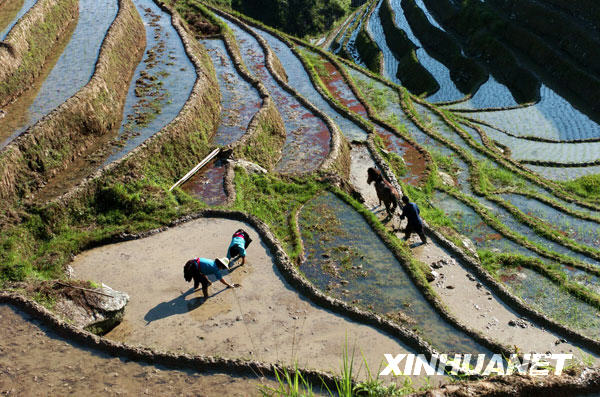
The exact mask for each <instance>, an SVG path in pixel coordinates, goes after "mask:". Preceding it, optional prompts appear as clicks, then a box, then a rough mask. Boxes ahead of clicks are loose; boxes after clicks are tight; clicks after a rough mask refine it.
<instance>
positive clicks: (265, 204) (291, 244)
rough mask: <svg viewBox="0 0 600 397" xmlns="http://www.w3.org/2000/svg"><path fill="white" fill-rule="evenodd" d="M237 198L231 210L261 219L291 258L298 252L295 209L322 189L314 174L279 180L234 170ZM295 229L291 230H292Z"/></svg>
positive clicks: (296, 255)
mask: <svg viewBox="0 0 600 397" xmlns="http://www.w3.org/2000/svg"><path fill="white" fill-rule="evenodd" d="M234 182H235V187H236V193H237V194H236V199H235V202H234V204H233V207H232V209H236V210H239V211H243V212H245V213H248V214H252V215H254V216H256V217H258V218H260V219H261V220H262V221H264V222H265V223H266V224H267V225H268V226H269V228H271V230H272V231H273V233H275V235H276V236H277V238H278V239H279V240H280V241H281V242H282V243H283V245H284V248H285V250H286V252H287V253H288V254H289V255H290V257H291V259H292V260H295V259H296V258H297V257H298V255H299V252H298V249H297V248H296V247H297V246H298V245H297V244H296V237H295V233H293V232H292V230H295V220H294V219H293V216H292V215H293V214H295V212H296V209H297V208H298V207H299V206H301V205H303V204H304V203H306V202H307V201H308V200H310V199H311V198H313V197H314V196H315V195H317V194H318V193H319V192H320V191H322V190H323V189H324V185H323V184H321V183H319V182H317V181H316V179H315V177H313V176H308V177H303V178H298V179H285V180H284V179H280V178H278V177H276V176H273V175H264V174H248V173H246V172H245V171H244V170H242V169H236V173H235V179H234ZM292 228H294V229H292Z"/></svg>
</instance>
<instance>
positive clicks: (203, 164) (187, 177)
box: [169, 148, 221, 191]
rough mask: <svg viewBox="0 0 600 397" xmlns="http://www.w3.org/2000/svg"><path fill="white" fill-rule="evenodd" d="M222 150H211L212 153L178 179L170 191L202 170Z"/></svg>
mask: <svg viewBox="0 0 600 397" xmlns="http://www.w3.org/2000/svg"><path fill="white" fill-rule="evenodd" d="M220 151H221V148H216V149H215V150H213V151H212V152H210V154H209V155H208V156H206V157H205V158H204V160H202V161H201V162H199V163H198V164H196V166H195V167H194V168H192V169H191V170H190V172H188V173H187V174H185V175H184V177H183V178H181V179H180V180H178V181H177V183H175V184H174V185H173V186H171V188H170V189H169V191H171V190H173V189H175V188H176V187H177V186H179V185H181V184H182V183H183V182H185V181H187V180H188V179H190V178H191V177H192V175H194V174H195V173H196V172H198V170H200V168H202V167H204V166H205V165H206V164H208V162H209V161H210V160H212V159H213V158H215V156H216V155H217V154H219V152H220Z"/></svg>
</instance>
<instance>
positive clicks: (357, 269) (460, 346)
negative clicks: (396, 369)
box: [299, 193, 487, 352]
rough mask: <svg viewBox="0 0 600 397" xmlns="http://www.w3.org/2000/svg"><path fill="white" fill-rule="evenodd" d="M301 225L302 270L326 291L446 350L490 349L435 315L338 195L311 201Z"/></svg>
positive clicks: (394, 259)
mask: <svg viewBox="0 0 600 397" xmlns="http://www.w3.org/2000/svg"><path fill="white" fill-rule="evenodd" d="M324 220H326V221H325V222H324ZM299 225H300V230H301V235H302V238H303V242H304V247H305V256H306V260H305V262H304V264H303V265H302V266H301V270H302V271H303V272H304V274H305V275H306V277H308V279H309V280H311V281H312V282H313V283H315V285H317V286H318V287H319V288H320V289H322V290H324V291H328V292H329V293H330V294H332V295H334V296H336V297H340V298H341V299H343V300H345V301H348V302H356V303H359V304H360V305H361V306H362V307H367V308H372V309H373V310H375V311H377V312H378V313H381V314H388V315H390V316H392V318H394V317H395V316H398V318H399V319H400V321H401V322H402V321H405V322H406V325H407V326H408V327H409V328H413V329H416V330H417V332H418V333H419V334H421V335H422V336H423V337H424V338H425V339H426V340H428V341H429V342H430V343H431V344H432V345H433V347H434V348H436V349H440V350H441V351H446V352H458V351H463V352H484V351H486V350H487V349H485V348H484V347H483V346H481V345H479V344H477V343H476V342H474V341H472V340H470V338H468V337H466V335H464V334H462V332H461V331H459V330H458V329H455V328H453V327H452V325H450V324H448V323H446V322H445V321H444V320H443V319H442V317H441V316H440V315H439V314H437V313H436V312H435V310H434V309H433V308H432V307H431V306H430V305H429V304H428V303H427V302H426V301H425V300H424V298H423V296H422V295H421V293H420V292H419V290H418V289H417V288H416V287H415V286H414V284H413V283H412V281H411V279H410V278H409V277H408V274H407V273H406V271H405V270H404V268H403V266H402V264H401V263H399V262H398V260H397V259H396V258H395V257H394V255H393V254H392V253H391V252H390V251H389V250H388V249H387V248H386V247H385V245H384V244H383V242H382V241H381V240H380V239H379V237H378V236H377V235H376V234H375V233H374V232H373V231H371V229H370V227H369V225H368V224H367V222H366V221H365V220H364V219H362V217H361V216H360V215H359V214H358V213H356V212H355V211H354V210H352V208H351V207H350V206H348V205H347V204H345V203H343V202H342V201H341V200H340V199H338V198H336V197H335V196H334V195H333V194H332V193H327V194H325V195H323V196H320V197H318V198H316V199H314V200H313V201H312V202H309V203H308V204H307V205H306V206H305V207H304V208H303V210H302V212H301V213H300V217H299ZM325 225H326V226H325ZM323 228H324V229H323ZM321 229H323V230H321ZM330 229H333V230H335V232H333V231H332V230H330Z"/></svg>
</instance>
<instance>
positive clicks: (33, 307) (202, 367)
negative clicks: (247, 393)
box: [0, 292, 338, 387]
mask: <svg viewBox="0 0 600 397" xmlns="http://www.w3.org/2000/svg"><path fill="white" fill-rule="evenodd" d="M0 303H2V304H9V305H12V306H15V307H17V308H19V309H21V310H23V311H24V312H26V313H28V314H30V315H32V316H34V317H36V318H39V319H41V321H42V322H44V323H45V324H46V325H47V326H48V327H49V328H50V329H51V330H53V331H55V332H56V333H57V334H59V335H60V336H62V337H64V338H67V339H68V340H70V341H74V342H78V343H80V344H82V345H84V346H87V347H89V348H91V349H93V350H95V351H101V352H104V353H107V354H109V355H111V356H113V357H119V358H127V359H129V360H132V361H136V362H145V363H148V364H158V365H164V366H166V367H169V368H178V369H193V370H195V371H198V372H205V371H216V372H222V373H225V374H227V373H230V374H231V373H235V374H239V375H246V376H252V377H257V376H268V377H271V378H275V377H276V376H277V375H278V374H283V373H285V372H287V373H289V374H295V373H296V371H300V372H301V373H302V376H303V377H304V378H305V379H306V380H307V381H309V382H311V383H312V384H315V385H322V384H325V385H328V386H329V387H335V384H336V382H337V381H338V379H337V378H336V377H334V376H332V375H331V374H328V373H325V372H321V371H316V370H307V369H298V368H297V367H296V368H291V367H285V366H282V365H279V364H265V363H262V362H259V361H246V360H240V359H227V358H222V357H213V356H205V355H190V354H176V353H171V352H164V351H159V350H157V349H150V348H145V347H139V346H132V345H128V344H126V343H121V342H114V341H112V340H110V339H106V338H103V337H99V336H97V335H94V334H92V333H91V332H89V331H85V330H82V329H79V328H76V327H74V326H73V325H71V324H69V323H68V322H66V321H64V320H62V319H60V318H59V317H58V316H56V315H55V314H54V313H52V312H50V311H49V310H48V309H46V308H45V307H43V306H42V305H40V304H39V303H37V302H34V301H32V300H30V299H28V298H26V297H24V296H22V295H20V294H18V293H15V292H0Z"/></svg>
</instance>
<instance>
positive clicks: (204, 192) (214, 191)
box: [182, 160, 227, 205]
mask: <svg viewBox="0 0 600 397" xmlns="http://www.w3.org/2000/svg"><path fill="white" fill-rule="evenodd" d="M226 165H227V164H226V163H225V162H224V161H222V160H213V161H211V162H210V163H208V164H207V165H205V166H204V167H203V168H202V169H201V170H200V171H198V172H197V173H196V174H195V175H194V176H192V177H191V178H190V179H189V180H188V181H187V182H186V183H184V184H183V186H182V189H183V190H184V191H185V192H187V193H188V194H190V195H192V196H194V197H196V198H198V199H200V200H202V201H204V202H205V203H206V204H208V205H223V204H225V203H226V202H227V193H226V192H225V173H226V171H227V167H226Z"/></svg>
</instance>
